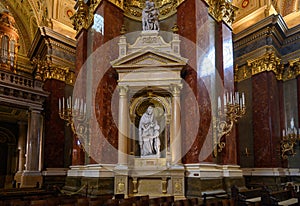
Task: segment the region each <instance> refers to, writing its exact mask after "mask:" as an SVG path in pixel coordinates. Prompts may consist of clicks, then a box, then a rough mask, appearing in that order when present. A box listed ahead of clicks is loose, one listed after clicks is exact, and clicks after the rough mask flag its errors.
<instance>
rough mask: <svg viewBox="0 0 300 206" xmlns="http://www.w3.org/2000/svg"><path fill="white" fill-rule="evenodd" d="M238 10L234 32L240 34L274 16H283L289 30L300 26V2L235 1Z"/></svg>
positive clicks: (293, 0) (286, 0)
mask: <svg viewBox="0 0 300 206" xmlns="http://www.w3.org/2000/svg"><path fill="white" fill-rule="evenodd" d="M232 3H233V4H234V5H235V6H236V7H237V8H238V10H237V12H236V19H235V23H234V24H233V31H234V32H235V33H238V32H240V31H242V30H244V29H246V28H248V27H249V26H251V25H253V24H255V23H256V22H258V21H260V20H262V19H263V18H265V17H267V16H270V15H272V14H281V16H283V19H284V20H285V22H286V24H287V26H288V27H289V28H291V27H294V26H296V25H298V24H299V18H300V0H233V1H232Z"/></svg>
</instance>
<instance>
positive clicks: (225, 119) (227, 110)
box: [213, 92, 246, 157]
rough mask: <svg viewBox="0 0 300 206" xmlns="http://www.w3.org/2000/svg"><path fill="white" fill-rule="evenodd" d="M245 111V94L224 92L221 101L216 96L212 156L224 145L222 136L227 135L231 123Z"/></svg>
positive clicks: (230, 128) (215, 155) (231, 125)
mask: <svg viewBox="0 0 300 206" xmlns="http://www.w3.org/2000/svg"><path fill="white" fill-rule="evenodd" d="M245 113H246V107H245V94H244V93H242V95H240V94H239V92H235V93H232V92H231V93H228V92H227V93H225V94H224V96H223V102H222V100H221V97H218V112H217V117H216V118H215V121H214V128H215V131H216V132H215V135H213V136H214V151H213V156H214V157H217V155H218V152H222V150H223V148H224V147H225V145H226V144H225V141H222V137H224V136H228V135H229V133H230V132H231V130H232V127H233V124H234V123H236V122H237V120H238V119H239V118H241V117H242V116H243V115H244V114H245Z"/></svg>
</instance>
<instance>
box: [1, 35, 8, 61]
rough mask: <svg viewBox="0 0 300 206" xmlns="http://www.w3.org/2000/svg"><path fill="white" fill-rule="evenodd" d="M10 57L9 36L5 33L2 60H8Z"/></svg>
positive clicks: (2, 42)
mask: <svg viewBox="0 0 300 206" xmlns="http://www.w3.org/2000/svg"><path fill="white" fill-rule="evenodd" d="M7 58H8V36H6V35H4V36H3V37H2V41H1V60H2V62H3V63H6V62H7Z"/></svg>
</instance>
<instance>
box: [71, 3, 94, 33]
mask: <svg viewBox="0 0 300 206" xmlns="http://www.w3.org/2000/svg"><path fill="white" fill-rule="evenodd" d="M96 2H98V1H96V0H94V1H93V2H92V4H91V6H90V7H89V6H88V5H87V4H85V3H84V0H78V1H77V3H76V5H75V9H76V13H75V14H74V15H73V16H72V17H71V20H72V24H73V26H74V29H75V30H76V31H77V33H79V32H80V31H81V30H82V29H87V28H88V27H89V26H90V24H91V23H92V22H93V16H94V15H93V12H94V10H93V9H91V8H94V6H95V5H94V3H96Z"/></svg>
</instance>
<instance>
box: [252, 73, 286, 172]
mask: <svg viewBox="0 0 300 206" xmlns="http://www.w3.org/2000/svg"><path fill="white" fill-rule="evenodd" d="M252 97H253V99H252V110H253V129H254V131H253V141H254V142H253V143H254V158H255V165H254V166H255V167H281V160H280V115H279V112H280V110H279V92H278V83H277V80H276V77H275V74H274V73H273V72H264V73H260V74H258V75H255V76H253V77H252Z"/></svg>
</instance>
